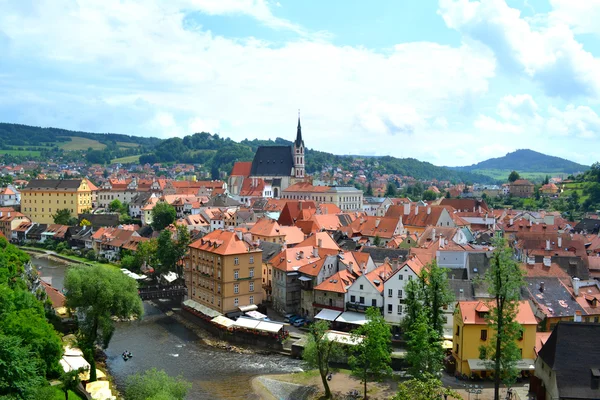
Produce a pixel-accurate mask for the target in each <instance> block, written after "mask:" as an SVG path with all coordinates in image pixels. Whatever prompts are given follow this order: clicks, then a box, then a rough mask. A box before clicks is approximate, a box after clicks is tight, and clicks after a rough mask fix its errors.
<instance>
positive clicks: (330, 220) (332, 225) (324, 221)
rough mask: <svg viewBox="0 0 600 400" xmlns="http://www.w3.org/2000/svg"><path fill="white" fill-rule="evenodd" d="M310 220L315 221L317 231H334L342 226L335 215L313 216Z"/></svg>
mask: <svg viewBox="0 0 600 400" xmlns="http://www.w3.org/2000/svg"><path fill="white" fill-rule="evenodd" d="M311 220H312V221H315V223H316V224H317V227H318V229H319V230H327V231H336V230H338V229H340V228H341V227H342V226H343V225H342V222H341V221H340V219H339V218H338V216H337V215H335V214H315V215H313V216H312V217H311Z"/></svg>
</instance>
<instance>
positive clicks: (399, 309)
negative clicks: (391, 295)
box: [398, 304, 402, 314]
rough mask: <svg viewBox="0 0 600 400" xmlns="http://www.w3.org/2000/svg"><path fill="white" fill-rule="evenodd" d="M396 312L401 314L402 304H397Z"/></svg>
mask: <svg viewBox="0 0 600 400" xmlns="http://www.w3.org/2000/svg"><path fill="white" fill-rule="evenodd" d="M398 314H402V304H398Z"/></svg>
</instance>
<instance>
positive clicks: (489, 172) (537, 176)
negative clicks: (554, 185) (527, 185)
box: [470, 169, 569, 182]
mask: <svg viewBox="0 0 600 400" xmlns="http://www.w3.org/2000/svg"><path fill="white" fill-rule="evenodd" d="M512 171H513V170H510V169H473V170H471V171H470V172H473V173H476V174H481V175H486V176H489V177H491V178H493V179H496V180H498V181H503V182H504V181H506V180H507V179H508V175H510V173H511V172H512ZM517 172H519V176H520V177H521V178H523V179H529V180H531V181H533V182H541V181H543V180H544V178H546V176H550V177H559V178H563V179H566V177H567V176H568V175H569V174H568V173H566V172H561V171H549V172H521V171H517Z"/></svg>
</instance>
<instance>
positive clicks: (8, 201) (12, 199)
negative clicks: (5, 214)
mask: <svg viewBox="0 0 600 400" xmlns="http://www.w3.org/2000/svg"><path fill="white" fill-rule="evenodd" d="M19 204H21V192H19V191H18V190H17V189H16V188H15V187H14V186H12V185H8V186H7V187H5V188H1V189H0V207H15V206H18V205H19Z"/></svg>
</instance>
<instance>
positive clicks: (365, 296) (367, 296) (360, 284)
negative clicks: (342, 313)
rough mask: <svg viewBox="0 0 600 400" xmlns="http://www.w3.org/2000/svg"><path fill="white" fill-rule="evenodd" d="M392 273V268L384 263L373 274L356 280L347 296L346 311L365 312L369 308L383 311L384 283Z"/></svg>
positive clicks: (370, 273)
mask: <svg viewBox="0 0 600 400" xmlns="http://www.w3.org/2000/svg"><path fill="white" fill-rule="evenodd" d="M391 273H392V266H391V265H390V264H389V263H387V262H386V263H384V264H382V265H380V266H379V267H377V268H375V269H374V270H373V271H371V272H367V273H366V274H363V275H361V276H359V277H358V278H356V280H355V281H354V282H353V283H352V285H351V286H350V288H349V289H348V293H347V294H346V296H347V298H348V299H349V301H348V303H347V304H346V310H348V311H359V312H365V311H366V309H367V308H369V307H377V308H379V309H383V282H384V281H385V279H386V278H387V277H388V276H389V275H390V274H391Z"/></svg>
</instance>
